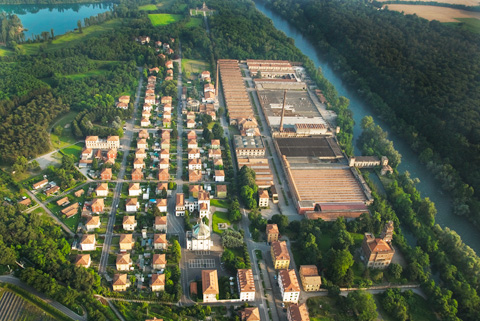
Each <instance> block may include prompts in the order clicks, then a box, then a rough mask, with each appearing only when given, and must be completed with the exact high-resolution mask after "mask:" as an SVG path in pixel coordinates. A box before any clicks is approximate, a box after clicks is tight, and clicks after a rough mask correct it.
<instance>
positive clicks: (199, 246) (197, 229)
mask: <svg viewBox="0 0 480 321" xmlns="http://www.w3.org/2000/svg"><path fill="white" fill-rule="evenodd" d="M186 234H187V235H186V236H187V250H192V251H210V248H211V247H212V246H213V241H212V240H211V237H210V228H209V227H208V226H207V225H205V223H203V221H201V220H200V223H198V224H197V225H195V226H194V227H193V229H192V231H188V232H187V233H186Z"/></svg>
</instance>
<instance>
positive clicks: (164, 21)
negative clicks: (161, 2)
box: [148, 13, 183, 26]
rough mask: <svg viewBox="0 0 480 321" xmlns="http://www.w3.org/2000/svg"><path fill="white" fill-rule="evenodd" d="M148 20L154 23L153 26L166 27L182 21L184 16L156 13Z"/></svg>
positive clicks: (150, 15)
mask: <svg viewBox="0 0 480 321" xmlns="http://www.w3.org/2000/svg"><path fill="white" fill-rule="evenodd" d="M148 18H149V19H150V21H151V22H152V25H153V26H166V25H169V24H171V23H174V22H177V21H179V20H181V19H182V18H183V16H182V15H180V14H170V13H155V14H149V15H148Z"/></svg>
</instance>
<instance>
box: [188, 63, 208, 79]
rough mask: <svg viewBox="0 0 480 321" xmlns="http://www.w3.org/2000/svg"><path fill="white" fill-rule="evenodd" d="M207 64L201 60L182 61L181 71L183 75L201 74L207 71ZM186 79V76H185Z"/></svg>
mask: <svg viewBox="0 0 480 321" xmlns="http://www.w3.org/2000/svg"><path fill="white" fill-rule="evenodd" d="M208 67H209V66H208V63H207V62H205V61H203V60H193V59H182V69H183V70H184V71H185V73H187V75H188V74H191V73H201V72H202V71H205V70H208ZM187 77H188V76H187Z"/></svg>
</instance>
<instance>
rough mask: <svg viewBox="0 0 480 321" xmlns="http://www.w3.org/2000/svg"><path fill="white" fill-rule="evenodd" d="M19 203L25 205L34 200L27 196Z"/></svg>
mask: <svg viewBox="0 0 480 321" xmlns="http://www.w3.org/2000/svg"><path fill="white" fill-rule="evenodd" d="M67 199H68V198H67ZM18 204H22V205H25V206H30V205H31V204H32V200H31V199H29V198H25V199H23V200H21V201H19V202H18Z"/></svg>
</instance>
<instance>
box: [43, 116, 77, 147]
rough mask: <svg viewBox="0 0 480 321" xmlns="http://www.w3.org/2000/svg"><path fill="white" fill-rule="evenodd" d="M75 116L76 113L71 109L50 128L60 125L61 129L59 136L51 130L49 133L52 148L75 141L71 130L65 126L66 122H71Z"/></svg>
mask: <svg viewBox="0 0 480 321" xmlns="http://www.w3.org/2000/svg"><path fill="white" fill-rule="evenodd" d="M75 116H77V113H76V112H73V111H71V112H69V113H67V114H66V115H65V116H63V117H62V118H60V119H59V120H57V121H56V122H55V123H54V124H53V126H52V129H53V128H55V127H57V126H60V127H62V129H63V130H62V134H61V135H60V136H57V135H56V134H54V133H53V132H51V133H50V142H51V143H52V146H53V148H54V149H59V148H63V147H65V146H68V145H71V144H73V143H75V138H74V137H73V135H72V130H71V128H70V126H67V128H65V126H66V125H67V124H70V123H71V122H72V120H73V119H74V118H75Z"/></svg>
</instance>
